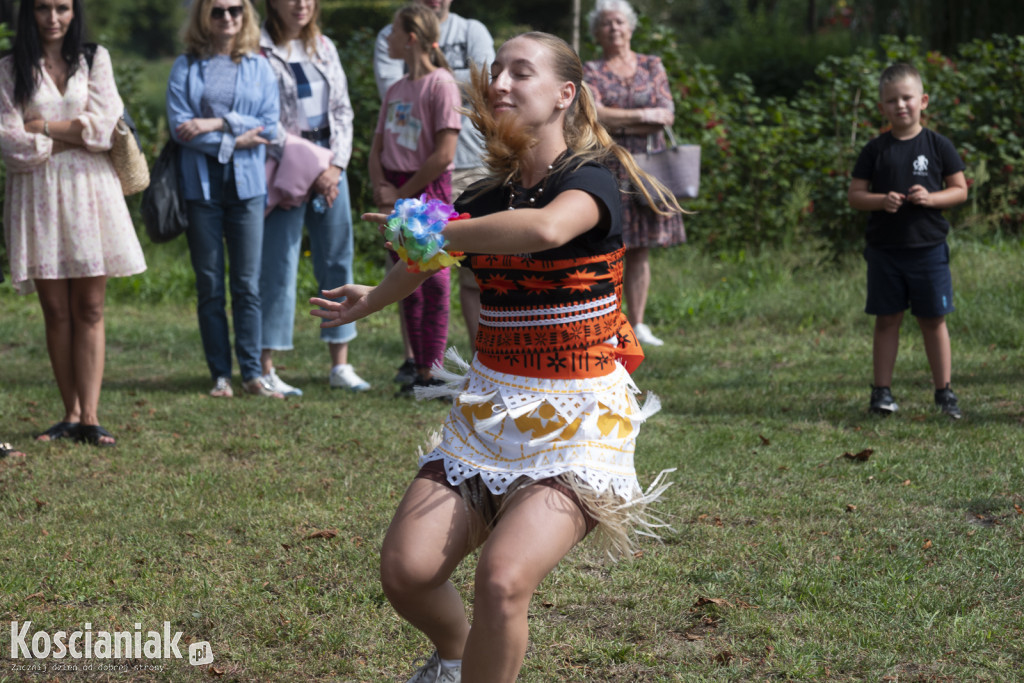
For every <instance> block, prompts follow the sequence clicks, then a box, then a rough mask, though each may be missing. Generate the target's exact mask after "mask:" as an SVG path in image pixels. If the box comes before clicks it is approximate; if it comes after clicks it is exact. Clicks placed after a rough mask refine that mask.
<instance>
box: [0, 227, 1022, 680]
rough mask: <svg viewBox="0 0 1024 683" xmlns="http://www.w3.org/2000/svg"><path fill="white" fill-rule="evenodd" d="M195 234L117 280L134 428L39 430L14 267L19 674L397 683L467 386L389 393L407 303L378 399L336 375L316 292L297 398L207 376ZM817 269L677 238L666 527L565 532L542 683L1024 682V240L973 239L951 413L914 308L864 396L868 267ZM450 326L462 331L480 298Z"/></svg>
mask: <svg viewBox="0 0 1024 683" xmlns="http://www.w3.org/2000/svg"><path fill="white" fill-rule="evenodd" d="M159 249H164V251H162V252H158V251H157V250H159ZM175 249H178V251H175ZM180 253H183V252H181V250H180V245H177V246H175V245H168V246H166V247H157V248H150V264H151V267H152V268H151V272H150V273H149V274H147V275H144V276H142V277H141V278H136V279H133V280H132V281H124V282H118V283H116V285H114V286H112V291H111V296H110V302H109V306H108V312H107V339H108V353H107V369H106V381H105V385H104V393H103V403H102V412H101V417H102V418H103V421H104V424H105V425H106V426H107V427H108V428H109V429H110V430H111V431H112V432H114V434H115V435H116V436H117V437H118V438H119V439H120V443H119V445H118V446H117V447H116V448H114V449H97V448H91V447H86V446H76V445H73V444H67V443H62V442H58V443H55V444H51V445H36V444H34V443H32V441H31V436H32V434H34V433H35V432H37V431H40V430H42V429H45V428H46V427H47V426H48V425H49V424H50V423H52V422H54V421H55V420H57V419H58V418H59V417H60V408H59V399H58V395H57V390H56V387H55V384H54V382H53V380H52V377H51V374H50V370H49V365H48V361H47V356H46V348H45V344H44V338H43V324H42V316H41V313H40V312H39V308H38V304H37V302H36V300H35V298H34V297H27V298H19V297H16V296H15V295H13V294H12V293H11V290H10V289H9V285H5V286H4V288H3V295H2V296H0V340H2V341H0V387H2V392H0V415H2V420H0V425H2V434H0V438H2V439H3V440H10V441H13V442H15V444H16V445H17V446H20V447H21V448H22V449H23V450H26V451H27V452H28V457H27V458H26V459H24V460H21V461H16V460H11V459H7V460H5V461H0V519H2V524H0V548H2V549H3V550H2V552H0V680H86V679H87V680H90V681H92V680H116V681H126V680H186V681H187V680H197V681H198V680H208V679H210V677H211V674H212V675H214V676H215V677H217V678H221V679H223V680H241V681H264V680H270V681H294V680H324V681H337V680H340V681H371V682H376V681H404V680H405V679H406V678H407V677H408V675H409V673H410V672H411V671H412V670H413V668H414V666H413V660H414V659H415V658H416V657H417V656H420V655H425V654H428V653H429V649H430V647H429V645H428V643H427V642H426V641H425V640H424V639H423V637H422V636H420V635H419V634H418V633H417V632H416V631H415V630H414V629H412V628H410V627H409V626H407V625H406V624H404V623H403V622H402V621H401V620H400V619H399V618H398V617H397V616H396V615H395V613H394V612H393V611H392V609H391V608H390V606H389V605H388V603H387V601H386V599H385V598H384V596H383V594H382V592H381V589H380V586H379V584H378V580H377V558H378V550H379V547H380V543H381V539H382V535H383V533H384V530H385V528H386V525H387V523H388V521H389V519H390V515H391V513H392V511H393V510H394V508H395V505H396V503H397V501H398V499H399V497H400V496H401V494H402V492H403V490H404V488H405V486H406V485H407V484H408V482H409V480H410V478H411V477H412V475H413V472H414V471H415V467H416V464H415V452H416V449H417V447H418V446H420V445H421V444H423V443H424V440H425V438H426V436H427V434H428V433H429V431H430V430H431V429H432V428H434V427H435V426H437V425H438V424H439V422H440V421H441V420H442V419H443V416H444V412H445V407H444V406H443V405H441V404H438V403H426V404H419V403H414V402H411V401H406V400H399V399H395V398H393V396H392V394H393V392H394V389H395V387H394V385H393V384H391V377H392V375H393V374H394V370H395V368H396V367H397V365H398V363H399V361H400V359H401V351H400V345H399V343H398V334H397V320H396V315H395V314H394V312H393V311H388V312H385V313H382V314H380V315H378V316H377V317H376V318H373V319H371V320H369V321H366V322H363V323H361V324H360V326H359V333H360V336H359V338H358V339H357V340H356V341H355V342H354V343H353V345H352V361H353V362H354V363H355V365H356V367H357V369H358V370H359V372H360V373H361V374H362V375H363V376H364V377H365V378H366V379H368V380H369V381H370V382H371V383H372V384H373V390H372V391H371V392H369V393H368V394H365V395H353V394H349V393H340V392H333V393H332V392H331V391H330V390H329V389H328V387H327V383H326V373H327V354H326V351H325V350H324V349H323V347H322V345H321V344H320V342H319V341H317V339H316V332H315V323H314V322H312V319H311V318H307V317H306V315H305V309H304V308H303V307H300V309H301V310H300V315H299V320H298V330H297V334H296V343H297V349H296V351H294V352H292V353H287V354H279V356H278V360H277V363H278V369H279V372H280V374H281V376H282V377H284V378H285V379H286V380H287V381H288V382H290V383H293V384H296V385H298V386H300V387H302V388H303V389H304V390H305V392H306V393H305V396H303V397H301V398H298V399H289V400H288V401H285V402H277V401H271V400H266V399H256V398H249V397H237V398H235V399H232V400H215V399H211V398H209V397H208V396H207V395H206V392H207V391H208V390H209V388H210V386H211V382H210V380H209V378H208V376H207V371H206V368H205V363H204V361H203V358H202V352H201V349H200V344H199V335H198V330H197V326H196V322H195V316H194V312H193V310H192V308H191V305H190V304H188V303H187V299H186V296H187V289H188V288H187V286H182V285H181V284H180V282H179V283H178V285H177V287H178V289H177V290H176V289H175V285H174V283H173V282H172V281H171V280H173V279H174V278H168V276H167V272H169V271H171V270H173V268H184V269H185V270H186V271H187V261H185V262H184V263H181V262H180ZM175 254H178V256H174V255H175ZM175 259H178V261H175ZM807 262H808V261H807V258H806V255H802V256H800V257H797V256H787V255H785V254H770V255H765V256H759V257H751V256H743V255H732V256H730V257H728V258H725V257H720V258H712V257H708V256H700V255H698V254H697V253H695V251H693V250H688V249H686V248H683V249H677V250H673V251H670V252H665V253H659V254H657V256H656V259H655V263H654V282H655V283H656V284H655V287H654V290H655V291H654V292H653V295H652V301H651V303H650V309H649V314H648V322H649V323H651V324H652V326H653V327H654V331H655V333H656V334H658V335H659V336H661V337H663V338H664V339H666V342H667V343H666V345H665V346H664V347H662V348H657V349H652V350H650V351H649V353H648V359H647V361H646V362H645V363H644V364H643V365H642V366H641V367H640V369H639V370H638V371H637V373H636V374H635V379H636V381H637V383H638V384H639V385H640V386H641V388H643V389H648V390H651V391H654V392H656V393H657V394H658V395H659V396H660V397H661V400H662V403H663V406H664V407H663V409H662V411H661V412H660V413H659V414H658V415H656V416H655V417H654V418H653V419H652V420H651V421H650V422H649V423H648V424H647V425H646V426H645V428H644V430H643V433H642V435H641V437H640V441H639V444H638V449H637V468H638V471H639V473H640V478H641V482H642V483H646V482H649V481H650V480H651V479H652V478H653V477H654V476H655V475H656V474H657V473H658V472H659V471H661V470H662V469H665V468H669V467H674V468H676V472H675V473H674V475H673V480H674V482H675V483H674V485H673V486H672V487H671V488H670V489H669V490H668V492H667V493H666V496H665V499H664V503H663V505H662V507H661V511H662V512H663V513H664V514H665V516H666V517H667V518H668V519H669V521H670V522H671V524H672V526H673V529H672V530H670V531H667V532H666V533H665V534H664V538H663V542H661V543H658V542H653V541H649V542H643V543H642V545H641V551H640V552H639V553H638V555H637V557H635V558H630V559H629V560H626V561H621V562H619V563H608V562H605V561H603V560H602V558H601V557H600V556H599V555H598V553H597V552H596V551H595V550H594V549H593V548H592V547H591V546H589V545H588V544H587V543H584V544H583V545H582V546H581V547H580V548H578V549H577V550H576V551H574V552H573V553H572V554H571V555H570V556H569V557H568V558H567V559H566V560H565V561H564V562H563V563H562V564H561V565H560V566H559V567H558V568H557V569H556V571H555V572H554V573H552V575H551V576H550V577H549V578H548V579H547V580H546V581H545V582H544V583H543V584H542V585H541V587H540V589H539V591H538V594H537V595H536V597H535V600H534V602H533V605H532V608H531V615H530V616H531V645H530V649H529V652H528V654H527V658H526V663H525V666H524V668H523V672H522V675H521V680H523V681H563V680H564V681H754V680H756V681H764V680H797V681H799V680H820V681H879V680H889V681H1012V680H1021V678H1022V676H1024V673H1022V672H1024V647H1022V645H1021V638H1022V636H1024V633H1022V627H1024V595H1022V594H1024V568H1022V556H1024V554H1022V546H1024V543H1022V539H1024V533H1022V532H1024V515H1022V514H1021V506H1024V459H1022V456H1021V451H1022V442H1024V409H1022V406H1024V382H1022V379H1024V361H1022V358H1021V356H1020V343H1021V339H1022V338H1024V329H1022V326H1024V300H1022V296H1021V294H1022V287H1021V283H1022V279H1024V278H1022V275H1021V272H1022V271H1021V268H1020V264H1021V263H1022V262H1024V248H1022V247H1021V245H1019V244H998V245H995V246H985V245H980V244H956V245H954V261H953V271H954V277H955V282H956V287H957V305H958V307H959V310H958V311H957V312H956V313H954V314H953V315H952V316H951V317H950V319H949V323H950V329H951V332H952V336H953V359H954V388H955V389H956V390H957V392H958V393H959V395H960V399H961V405H962V407H963V409H964V413H965V417H964V419H963V420H962V421H960V422H959V423H953V422H951V421H949V420H948V419H946V418H944V417H943V416H941V415H939V414H938V413H936V412H935V410H934V407H933V405H932V393H931V387H930V380H929V373H928V370H927V363H926V361H925V357H924V350H923V347H922V344H921V339H920V333H919V332H918V330H917V327H916V325H914V324H913V322H912V321H911V320H910V319H909V317H908V320H907V323H906V325H905V327H904V330H903V339H902V343H903V345H902V347H901V355H900V359H899V361H898V364H897V372H896V380H895V382H894V386H893V392H894V394H895V396H896V399H897V401H898V402H899V403H900V405H901V407H902V409H901V411H900V412H899V413H898V414H897V415H895V416H893V417H891V418H888V419H880V418H875V417H871V416H869V415H867V414H866V407H867V400H868V394H869V384H870V378H871V373H870V352H871V336H870V334H871V319H870V318H868V317H867V316H865V315H864V314H863V313H862V312H861V311H862V309H863V288H864V284H863V280H864V274H863V265H862V261H860V259H859V258H858V257H856V256H851V257H850V258H848V259H847V260H845V261H844V262H843V263H840V264H839V265H819V266H815V267H808V266H806V265H804V264H806V263H807ZM174 264H176V265H174ZM165 280H166V282H165ZM179 290H180V291H184V292H185V294H181V295H180V296H176V297H174V298H171V301H178V302H179V303H169V302H168V301H167V300H166V299H167V298H168V297H163V298H162V294H161V293H162V292H178V291H179ZM450 341H451V342H453V343H455V344H456V345H457V346H459V347H460V348H465V346H466V342H465V332H464V330H463V328H462V326H461V320H459V317H458V315H457V314H455V315H453V320H452V334H451V337H450ZM237 387H238V380H237V376H236V389H237ZM866 450H870V451H871V453H870V455H869V456H868V457H867V459H866V460H857V459H852V458H849V457H844V456H845V455H846V454H850V455H854V454H858V453H862V452H864V451H866ZM472 577H473V562H472V561H470V562H467V564H466V565H465V566H464V567H463V568H461V569H460V570H459V571H458V573H457V574H456V576H455V582H456V584H457V585H458V586H459V587H460V588H461V589H462V590H463V593H464V595H466V597H467V600H469V599H471V597H472V596H471V591H472ZM12 620H16V621H19V622H23V621H25V620H31V621H32V622H33V625H32V629H31V630H32V631H36V630H44V631H49V632H50V633H54V632H56V631H58V630H61V629H64V630H68V631H70V630H74V629H80V628H82V627H83V625H84V624H85V623H86V622H88V623H90V624H91V625H92V629H93V631H99V630H132V629H133V628H134V624H136V623H140V624H141V625H142V630H143V631H148V630H150V629H152V630H158V629H159V627H160V626H161V625H162V624H163V622H165V621H169V622H170V623H171V625H172V629H173V630H179V631H182V632H183V633H184V636H183V637H182V641H181V645H182V646H183V648H182V649H183V650H184V645H185V644H187V643H189V642H194V641H203V640H205V641H209V642H210V643H211V646H212V650H213V653H214V656H215V661H214V663H213V665H212V668H213V670H212V671H211V670H210V668H209V667H199V668H195V669H194V668H192V667H190V666H189V665H188V663H187V661H183V660H174V661H170V662H159V661H155V660H154V662H148V661H145V660H144V663H146V664H154V663H155V664H156V665H158V666H162V669H161V670H160V671H156V672H154V671H144V670H129V671H127V672H115V673H109V672H108V673H104V672H100V673H96V670H95V669H94V670H92V671H87V670H85V669H84V666H87V665H88V664H86V660H78V662H77V666H78V671H55V670H53V668H52V665H53V664H54V660H50V662H49V665H50V666H51V669H50V671H49V672H48V673H47V674H46V675H44V676H39V675H34V674H28V673H25V672H23V671H18V670H15V668H14V665H15V664H16V663H21V660H19V662H12V661H11V660H10V659H9V655H10V629H9V622H10V621H12ZM63 662H64V663H65V664H70V665H72V666H74V665H76V662H72V661H69V660H63ZM92 664H95V660H94V661H93V662H92ZM133 664H134V662H132V663H130V664H129V666H131V665H133Z"/></svg>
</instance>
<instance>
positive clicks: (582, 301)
mask: <svg viewBox="0 0 1024 683" xmlns="http://www.w3.org/2000/svg"><path fill="white" fill-rule="evenodd" d="M484 182H486V181H484ZM480 187H481V185H476V186H473V187H470V188H469V189H468V190H467V191H466V192H465V193H464V194H463V195H462V197H460V198H459V200H458V201H457V202H456V206H455V208H456V210H457V211H459V212H460V213H461V212H465V213H468V214H470V216H485V215H489V214H492V213H496V212H498V211H508V210H509V208H510V207H509V204H510V203H511V204H512V208H513V209H524V208H542V207H544V206H546V205H547V204H549V203H550V202H551V201H552V200H553V199H554V198H555V197H557V196H558V195H559V194H560V193H561V192H565V191H567V190H582V191H584V192H586V193H588V194H589V195H590V196H592V197H593V198H594V200H595V201H596V202H597V203H598V204H599V205H600V207H601V218H600V220H599V222H598V223H597V225H595V226H594V227H593V228H591V229H590V230H588V231H587V232H585V233H583V234H581V235H578V236H577V237H575V238H573V239H572V240H570V241H569V242H567V243H566V244H563V245H561V246H559V247H555V248H553V249H547V250H545V251H540V252H536V253H532V254H515V255H505V254H470V255H469V258H468V259H467V260H466V262H465V263H466V264H468V266H469V267H470V268H471V269H472V270H473V274H474V276H475V277H476V280H477V283H478V284H479V286H480V304H481V313H480V326H479V331H478V333H477V338H476V351H477V358H478V360H479V361H480V362H481V363H483V364H484V365H486V366H487V367H490V368H492V369H495V370H499V371H501V372H508V373H511V374H518V375H526V376H531V377H543V378H566V379H570V378H575V377H599V376H603V375H606V374H608V373H610V372H611V371H612V370H613V369H614V367H615V365H614V364H615V363H616V362H619V363H622V364H623V365H625V366H626V369H627V370H629V371H631V372H632V371H633V370H634V369H635V368H636V367H637V366H638V365H639V364H640V362H641V361H642V360H643V352H642V351H641V350H640V346H639V345H638V344H637V342H636V339H635V337H634V335H633V329H632V328H631V327H630V325H629V322H628V321H627V320H626V317H625V316H624V315H623V313H622V306H621V302H622V270H623V255H624V251H625V250H624V249H623V246H622V223H621V215H622V212H621V207H620V203H619V202H620V199H619V197H620V195H619V188H618V185H617V184H616V182H615V177H614V176H613V175H612V173H611V172H610V171H609V170H608V169H607V168H605V167H604V166H601V165H599V164H596V163H586V164H584V165H582V166H579V167H575V164H574V163H573V162H572V160H571V159H570V161H569V162H568V163H567V164H565V165H563V166H562V167H561V168H560V169H557V170H555V171H552V173H551V174H550V175H549V176H548V177H547V178H546V179H545V180H544V181H542V182H541V183H540V184H538V185H537V186H534V187H531V188H521V187H517V186H514V185H500V186H498V187H494V188H491V189H488V190H484V191H482V192H481V191H480V189H479V188H480Z"/></svg>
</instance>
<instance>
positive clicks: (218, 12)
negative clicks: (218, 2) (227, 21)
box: [210, 5, 242, 19]
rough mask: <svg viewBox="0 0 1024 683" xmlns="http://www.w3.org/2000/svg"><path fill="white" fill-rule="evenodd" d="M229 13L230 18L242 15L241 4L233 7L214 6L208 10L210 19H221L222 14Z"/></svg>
mask: <svg viewBox="0 0 1024 683" xmlns="http://www.w3.org/2000/svg"><path fill="white" fill-rule="evenodd" d="M226 14H230V15H231V18H232V19H237V18H238V17H240V16H242V6H241V5H235V6H234V7H214V8H212V9H211V10H210V18H211V19H223V18H224V15H226Z"/></svg>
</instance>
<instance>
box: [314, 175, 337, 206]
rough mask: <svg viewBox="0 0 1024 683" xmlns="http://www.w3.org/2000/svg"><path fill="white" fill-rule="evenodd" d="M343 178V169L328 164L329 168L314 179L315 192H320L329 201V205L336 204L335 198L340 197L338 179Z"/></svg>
mask: <svg viewBox="0 0 1024 683" xmlns="http://www.w3.org/2000/svg"><path fill="white" fill-rule="evenodd" d="M340 179H341V169H340V168H338V167H337V166H328V167H327V170H326V171H324V172H323V173H321V174H320V175H319V176H317V179H316V180H314V181H313V194H318V195H320V196H322V197H323V198H324V200H325V201H326V202H327V207H328V208H330V207H332V206H334V200H335V199H337V198H338V181H339V180H340Z"/></svg>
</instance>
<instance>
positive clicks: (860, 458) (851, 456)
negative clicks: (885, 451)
mask: <svg viewBox="0 0 1024 683" xmlns="http://www.w3.org/2000/svg"><path fill="white" fill-rule="evenodd" d="M874 452H875V451H874V450H873V449H871V448H865V449H864V450H862V451H858V452H856V453H850V452H849V451H847V452H846V453H843V457H844V458H846V459H847V460H856V461H857V462H867V459H868V458H870V457H871V454H872V453H874Z"/></svg>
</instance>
